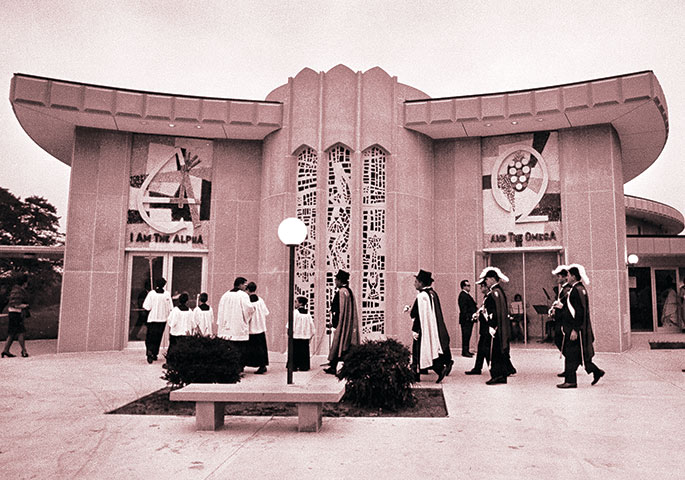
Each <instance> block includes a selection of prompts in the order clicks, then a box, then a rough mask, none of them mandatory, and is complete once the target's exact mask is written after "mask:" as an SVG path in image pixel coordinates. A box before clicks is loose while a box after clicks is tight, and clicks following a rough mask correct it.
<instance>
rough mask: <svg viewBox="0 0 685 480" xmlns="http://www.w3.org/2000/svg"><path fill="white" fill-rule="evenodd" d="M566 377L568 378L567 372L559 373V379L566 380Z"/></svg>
mask: <svg viewBox="0 0 685 480" xmlns="http://www.w3.org/2000/svg"><path fill="white" fill-rule="evenodd" d="M565 376H566V372H561V373H557V377H559V378H564V377H565Z"/></svg>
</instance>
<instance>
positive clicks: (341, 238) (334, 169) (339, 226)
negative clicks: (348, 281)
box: [326, 145, 352, 312]
mask: <svg viewBox="0 0 685 480" xmlns="http://www.w3.org/2000/svg"><path fill="white" fill-rule="evenodd" d="M351 171H352V162H351V160H350V150H349V149H348V148H345V147H344V146H342V145H337V146H335V147H333V148H332V149H331V150H329V152H328V208H327V218H326V233H327V237H326V311H327V312H329V311H330V308H331V302H332V301H333V295H334V292H335V282H334V278H335V274H336V273H337V272H338V270H339V269H343V270H345V271H349V269H350V205H351V198H350V197H351V194H350V178H351Z"/></svg>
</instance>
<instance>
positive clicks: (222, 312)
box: [216, 277, 255, 367]
mask: <svg viewBox="0 0 685 480" xmlns="http://www.w3.org/2000/svg"><path fill="white" fill-rule="evenodd" d="M246 289H247V279H245V278H243V277H237V278H236V279H235V280H234V281H233V288H232V289H231V290H229V291H228V292H226V293H224V294H223V296H222V297H221V300H219V308H218V309H217V313H216V323H217V334H216V335H217V337H221V338H224V339H226V340H228V341H229V342H231V346H232V347H233V348H235V349H236V350H237V352H238V354H239V356H240V362H241V365H242V366H243V367H244V366H245V363H244V362H245V355H246V351H247V348H248V343H249V341H250V317H252V314H253V313H254V311H255V307H254V304H253V303H252V302H250V296H249V295H248V294H247V292H246V291H245V290H246Z"/></svg>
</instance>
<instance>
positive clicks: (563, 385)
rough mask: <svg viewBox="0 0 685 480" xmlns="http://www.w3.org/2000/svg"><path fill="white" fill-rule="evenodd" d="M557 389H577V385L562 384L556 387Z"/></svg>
mask: <svg viewBox="0 0 685 480" xmlns="http://www.w3.org/2000/svg"><path fill="white" fill-rule="evenodd" d="M557 388H578V384H576V383H568V382H564V383H560V384H559V385H557Z"/></svg>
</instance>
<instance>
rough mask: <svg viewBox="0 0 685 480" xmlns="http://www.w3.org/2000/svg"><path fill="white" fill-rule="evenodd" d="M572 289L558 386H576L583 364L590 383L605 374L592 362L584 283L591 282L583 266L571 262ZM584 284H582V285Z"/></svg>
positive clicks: (590, 334)
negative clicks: (563, 357) (562, 380)
mask: <svg viewBox="0 0 685 480" xmlns="http://www.w3.org/2000/svg"><path fill="white" fill-rule="evenodd" d="M568 274H569V280H570V283H571V290H570V291H569V293H568V296H567V298H566V305H567V307H568V311H569V314H568V315H565V316H564V325H563V327H562V328H563V331H564V348H563V351H562V353H563V354H564V356H565V357H566V360H565V362H564V383H561V384H559V385H557V387H558V388H576V387H577V386H578V383H577V378H576V370H577V369H578V366H579V365H585V371H586V372H587V373H588V374H592V376H593V378H592V385H595V384H596V383H597V382H599V379H600V378H602V377H603V376H604V370H602V369H600V368H599V367H598V366H597V365H595V364H594V363H593V362H592V357H594V355H595V350H594V347H593V345H592V344H593V342H594V340H595V337H594V334H593V332H592V324H591V323H590V308H589V301H588V295H587V290H586V288H585V285H587V284H588V283H590V281H589V280H588V278H587V275H586V274H585V268H584V267H583V266H582V265H578V264H573V265H569V268H568ZM584 284H585V285H584Z"/></svg>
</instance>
